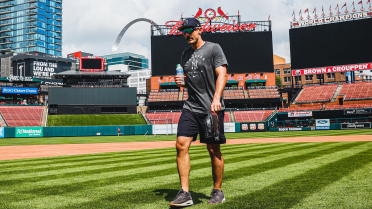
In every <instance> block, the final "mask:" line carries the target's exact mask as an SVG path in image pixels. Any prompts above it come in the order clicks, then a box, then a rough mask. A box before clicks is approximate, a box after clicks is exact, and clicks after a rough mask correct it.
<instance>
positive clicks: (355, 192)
mask: <svg viewBox="0 0 372 209" xmlns="http://www.w3.org/2000/svg"><path fill="white" fill-rule="evenodd" d="M366 155H370V154H369V153H368V154H367V153H366ZM367 158H368V156H367ZM369 158H370V157H369ZM343 166H347V165H343ZM370 176H372V163H369V164H367V165H365V166H363V165H362V168H360V169H357V168H356V170H355V171H354V172H352V173H350V174H349V175H345V176H344V177H343V178H341V179H340V180H338V181H335V182H333V183H331V184H330V185H328V186H326V187H324V188H323V189H321V191H317V192H314V193H312V194H311V195H310V196H308V197H306V198H304V199H303V200H302V201H301V202H300V203H298V204H297V205H295V206H294V207H292V208H294V209H296V208H298V209H300V208H306V207H308V206H309V205H311V206H312V207H313V208H339V207H340V206H341V205H342V207H343V208H370V207H371V205H372V198H371V194H372V186H371V185H372V178H369V177H370Z"/></svg>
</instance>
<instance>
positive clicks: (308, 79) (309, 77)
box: [305, 75, 313, 81]
mask: <svg viewBox="0 0 372 209" xmlns="http://www.w3.org/2000/svg"><path fill="white" fill-rule="evenodd" d="M305 77H306V81H312V80H313V75H307V76H305Z"/></svg>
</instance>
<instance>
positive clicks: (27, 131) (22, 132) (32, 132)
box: [15, 127, 43, 137]
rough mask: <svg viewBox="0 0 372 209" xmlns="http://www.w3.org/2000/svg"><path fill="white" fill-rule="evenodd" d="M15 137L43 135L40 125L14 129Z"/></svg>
mask: <svg viewBox="0 0 372 209" xmlns="http://www.w3.org/2000/svg"><path fill="white" fill-rule="evenodd" d="M15 137H43V128H42V127H21V128H18V127H17V128H16V129H15Z"/></svg>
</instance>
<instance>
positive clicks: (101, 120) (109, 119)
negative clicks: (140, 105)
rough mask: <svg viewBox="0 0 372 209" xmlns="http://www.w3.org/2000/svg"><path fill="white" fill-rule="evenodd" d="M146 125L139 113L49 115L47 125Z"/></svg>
mask: <svg viewBox="0 0 372 209" xmlns="http://www.w3.org/2000/svg"><path fill="white" fill-rule="evenodd" d="M100 125H106V126H111V125H112V126H113V125H146V122H145V120H144V119H143V117H142V116H141V115H140V114H110V115H49V116H48V124H47V126H100Z"/></svg>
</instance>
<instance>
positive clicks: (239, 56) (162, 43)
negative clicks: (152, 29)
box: [151, 31, 274, 76]
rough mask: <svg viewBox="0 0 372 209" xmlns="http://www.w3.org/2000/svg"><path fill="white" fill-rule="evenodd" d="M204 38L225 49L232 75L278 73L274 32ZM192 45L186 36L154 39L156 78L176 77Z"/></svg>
mask: <svg viewBox="0 0 372 209" xmlns="http://www.w3.org/2000/svg"><path fill="white" fill-rule="evenodd" d="M202 38H203V40H204V41H209V42H214V43H218V44H219V45H220V46H221V48H222V50H223V52H224V53H225V56H226V59H227V62H228V64H229V67H228V68H227V72H228V73H253V72H274V66H273V42H272V33H271V31H270V32H250V33H213V34H207V33H203V34H202ZM189 46H190V45H189V44H188V43H187V41H186V39H185V38H184V36H175V35H173V36H168V35H167V36H151V60H152V62H151V63H152V75H153V76H163V75H175V74H176V66H177V64H180V63H181V55H182V52H183V51H184V50H185V49H186V48H187V47H189Z"/></svg>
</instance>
